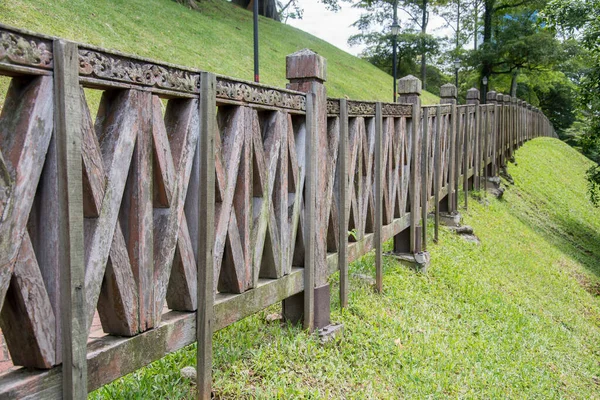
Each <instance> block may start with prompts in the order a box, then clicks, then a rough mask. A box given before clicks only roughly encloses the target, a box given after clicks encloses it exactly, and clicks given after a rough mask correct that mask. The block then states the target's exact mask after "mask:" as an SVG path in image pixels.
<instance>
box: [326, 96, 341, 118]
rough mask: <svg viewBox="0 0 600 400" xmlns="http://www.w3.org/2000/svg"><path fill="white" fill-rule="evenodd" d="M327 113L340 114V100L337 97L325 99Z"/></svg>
mask: <svg viewBox="0 0 600 400" xmlns="http://www.w3.org/2000/svg"><path fill="white" fill-rule="evenodd" d="M327 114H329V115H339V114H340V101H339V100H337V99H327Z"/></svg>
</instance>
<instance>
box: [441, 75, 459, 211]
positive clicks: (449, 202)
mask: <svg viewBox="0 0 600 400" xmlns="http://www.w3.org/2000/svg"><path fill="white" fill-rule="evenodd" d="M440 97H441V99H440V104H450V105H452V112H451V114H450V125H449V131H448V134H449V135H450V139H449V140H448V145H449V147H450V148H449V152H448V194H447V195H446V198H445V200H444V199H442V200H441V201H440V202H439V204H438V206H439V208H440V211H441V212H445V213H451V212H454V211H456V199H455V197H454V196H455V195H456V192H455V190H454V181H455V179H456V174H457V171H456V166H455V162H454V161H455V158H456V148H455V147H456V119H457V118H458V112H457V109H456V105H457V103H458V101H457V97H458V90H457V88H456V86H454V85H453V84H451V83H447V84H445V85H442V87H440Z"/></svg>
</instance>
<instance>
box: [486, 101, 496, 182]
mask: <svg viewBox="0 0 600 400" xmlns="http://www.w3.org/2000/svg"><path fill="white" fill-rule="evenodd" d="M486 101H487V103H488V104H490V108H491V110H492V111H493V114H492V115H493V117H490V125H489V129H490V147H491V149H490V154H491V160H489V161H490V163H489V165H488V166H487V175H488V176H496V175H497V174H498V169H497V165H496V161H497V158H496V152H497V148H498V129H497V128H498V123H497V121H498V106H497V104H498V103H497V101H496V92H495V91H491V92H488V93H487V99H486Z"/></svg>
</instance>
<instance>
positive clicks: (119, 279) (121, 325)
mask: <svg viewBox="0 0 600 400" xmlns="http://www.w3.org/2000/svg"><path fill="white" fill-rule="evenodd" d="M80 98H81V109H82V122H81V130H82V146H81V154H82V160H83V178H84V179H83V181H84V184H83V188H84V191H85V189H86V185H85V181H86V179H87V181H88V183H90V184H89V186H88V187H87V189H88V193H87V195H88V198H89V201H90V203H94V204H96V206H95V207H96V209H97V210H100V209H101V208H102V203H103V201H104V193H105V185H106V182H107V177H106V171H105V169H104V164H103V161H102V154H101V149H100V144H99V142H98V140H97V136H96V134H95V132H94V127H93V125H92V118H91V115H90V111H89V108H88V107H87V103H86V101H85V95H84V93H83V91H82V92H81V97H80ZM84 210H85V197H84ZM84 215H85V212H84ZM85 216H86V217H88V215H85ZM89 217H90V218H97V216H94V215H91V216H89ZM92 221H93V219H90V220H89V221H88V222H87V224H91V223H93V222H92ZM114 229H115V230H114V236H113V238H112V243H111V245H110V250H109V254H108V257H109V258H108V263H107V267H106V268H107V269H106V271H105V274H104V277H103V281H102V286H101V287H100V294H99V297H98V301H97V308H98V311H99V315H100V320H101V322H102V327H103V329H104V331H105V332H108V333H113V334H119V335H123V336H131V335H134V334H136V333H137V332H138V331H139V319H138V302H139V298H138V290H136V285H135V280H134V275H133V272H132V268H131V263H130V259H129V253H128V251H127V244H126V240H125V238H124V235H123V232H122V230H121V225H120V224H119V223H117V224H115V228H114ZM88 311H89V309H88ZM88 324H91V319H90V321H88Z"/></svg>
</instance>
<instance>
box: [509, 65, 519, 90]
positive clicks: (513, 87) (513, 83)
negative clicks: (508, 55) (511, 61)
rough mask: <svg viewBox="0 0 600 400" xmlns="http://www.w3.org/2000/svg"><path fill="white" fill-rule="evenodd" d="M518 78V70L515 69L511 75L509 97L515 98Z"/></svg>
mask: <svg viewBox="0 0 600 400" xmlns="http://www.w3.org/2000/svg"><path fill="white" fill-rule="evenodd" d="M518 77H519V70H518V69H516V70H515V71H514V72H513V74H512V81H511V82H510V95H511V96H512V97H517V78H518Z"/></svg>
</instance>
